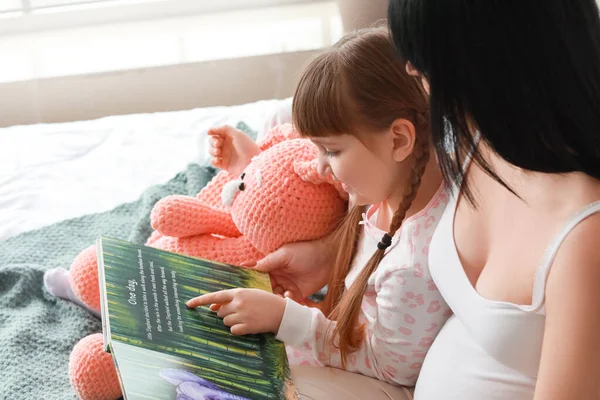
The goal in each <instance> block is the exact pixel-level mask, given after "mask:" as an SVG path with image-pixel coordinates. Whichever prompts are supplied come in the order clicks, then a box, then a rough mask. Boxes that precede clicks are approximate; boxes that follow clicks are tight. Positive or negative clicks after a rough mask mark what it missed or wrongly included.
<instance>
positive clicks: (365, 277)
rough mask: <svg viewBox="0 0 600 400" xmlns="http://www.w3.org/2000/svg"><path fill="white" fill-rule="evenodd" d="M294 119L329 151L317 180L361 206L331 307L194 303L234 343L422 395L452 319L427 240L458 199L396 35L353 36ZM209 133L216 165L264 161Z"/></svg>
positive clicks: (230, 133) (250, 301) (240, 138)
mask: <svg viewBox="0 0 600 400" xmlns="http://www.w3.org/2000/svg"><path fill="white" fill-rule="evenodd" d="M292 115H293V119H294V125H295V127H296V129H297V130H298V131H299V132H300V133H301V134H303V135H304V136H306V137H308V138H310V139H311V140H312V142H313V143H314V144H315V145H316V146H317V147H318V148H319V150H320V155H319V173H320V174H323V175H325V174H331V175H332V176H333V178H334V179H336V180H339V181H340V182H341V183H342V186H343V188H344V190H346V191H347V192H348V194H349V198H350V204H351V206H352V208H351V210H350V212H349V214H348V216H347V218H346V220H345V222H344V223H342V224H341V226H340V227H339V228H338V230H337V231H336V235H337V243H339V250H338V255H337V259H336V261H335V264H334V265H333V267H332V269H331V277H330V281H329V290H328V293H327V296H326V298H325V301H324V302H323V304H321V305H320V307H319V308H310V307H307V306H303V305H300V304H299V303H296V302H295V301H293V300H292V299H290V298H287V299H285V298H283V297H281V296H278V295H275V294H271V293H267V292H263V291H259V290H252V289H234V290H228V291H222V292H216V293H211V294H207V295H204V296H200V297H197V298H194V299H192V300H190V301H189V302H188V306H189V307H198V306H201V305H209V304H210V305H211V309H212V310H214V311H217V314H218V315H219V317H221V318H223V319H224V323H225V324H226V325H227V326H230V327H231V331H232V333H234V334H240V335H241V334H249V333H259V332H273V333H275V334H277V337H278V338H279V339H280V340H282V341H283V342H285V343H286V345H288V353H289V358H290V362H291V364H292V365H297V364H302V365H321V366H332V367H336V368H341V369H343V370H346V371H350V372H356V373H360V374H363V375H366V376H370V377H375V378H377V379H379V380H380V381H384V382H388V383H391V384H394V385H404V386H413V385H414V384H415V382H416V379H417V376H418V374H419V371H420V369H421V363H422V362H423V359H424V357H425V354H426V353H427V350H428V349H429V347H430V345H431V343H432V342H433V339H434V338H435V336H436V335H437V333H438V332H439V330H440V328H441V327H442V325H443V324H444V322H445V321H446V319H447V318H448V317H449V315H450V314H449V308H448V306H447V305H446V303H445V302H444V300H443V299H442V296H441V295H440V293H439V292H438V290H437V288H436V286H435V284H434V283H433V281H432V280H431V277H430V274H429V268H428V252H429V243H430V241H431V237H432V235H433V232H434V230H435V228H436V225H437V223H438V221H439V219H440V217H441V215H442V213H443V211H444V208H445V205H446V202H447V200H448V198H447V194H446V191H445V190H444V187H443V185H442V177H441V173H440V170H439V168H438V165H437V163H436V160H435V159H434V158H430V157H429V154H430V143H429V140H428V138H429V131H428V121H429V119H428V101H427V98H426V95H425V93H424V91H423V89H422V88H421V86H420V84H419V82H418V81H417V80H416V78H413V77H411V76H409V75H408V74H407V73H406V71H405V68H404V65H403V64H402V63H401V62H400V61H399V60H397V59H396V58H395V56H394V50H393V46H392V44H391V42H390V38H389V36H388V33H387V31H386V30H385V29H375V28H374V29H367V30H362V31H359V32H355V33H352V34H349V35H347V36H345V37H344V38H343V39H342V40H341V41H340V42H338V43H337V44H336V45H335V46H333V48H331V49H329V50H327V51H325V52H323V53H322V54H320V55H319V56H318V57H317V58H316V59H315V60H314V61H313V62H312V63H311V64H310V65H309V66H308V68H307V69H306V71H305V72H304V74H303V76H302V78H301V80H300V83H299V85H298V87H297V90H296V93H295V96H294V101H293V113H292ZM209 134H210V135H211V136H213V140H212V146H213V148H212V149H211V154H212V155H213V164H214V165H215V166H217V167H221V168H225V169H227V170H229V171H230V172H232V173H236V171H238V172H239V171H241V170H243V169H244V167H245V166H246V165H247V164H248V163H249V160H250V159H251V158H252V157H253V156H254V154H255V153H256V145H255V144H254V143H253V142H252V141H251V140H249V139H247V137H246V136H245V135H244V134H243V133H242V132H239V131H236V130H235V129H233V128H230V127H223V128H218V129H214V130H212V131H211V132H209ZM367 205H370V207H368V208H367V209H365V207H366V206H367ZM357 377H358V376H357ZM330 398H333V397H330ZM375 398H377V395H375V393H374V397H371V398H370V400H372V399H375Z"/></svg>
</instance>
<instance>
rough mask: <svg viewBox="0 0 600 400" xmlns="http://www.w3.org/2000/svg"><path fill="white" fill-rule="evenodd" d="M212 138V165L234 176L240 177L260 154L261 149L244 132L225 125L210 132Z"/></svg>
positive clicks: (210, 150) (210, 151)
mask: <svg viewBox="0 0 600 400" xmlns="http://www.w3.org/2000/svg"><path fill="white" fill-rule="evenodd" d="M208 136H210V137H211V140H210V149H209V153H210V155H211V156H212V158H211V163H212V165H213V166H215V167H217V168H221V169H224V170H225V171H227V172H229V173H230V174H232V175H235V176H239V175H241V174H242V172H244V169H246V167H247V166H248V165H249V164H250V161H252V157H254V156H256V155H258V154H260V148H259V147H258V145H257V144H256V143H254V141H253V140H252V139H251V138H250V137H249V136H248V135H246V134H245V133H244V132H242V131H240V130H239V129H236V128H234V127H232V126H229V125H225V126H221V127H218V128H212V129H209V130H208Z"/></svg>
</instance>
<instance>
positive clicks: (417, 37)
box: [259, 0, 600, 400]
mask: <svg viewBox="0 0 600 400" xmlns="http://www.w3.org/2000/svg"><path fill="white" fill-rule="evenodd" d="M388 18H389V23H390V28H391V31H392V34H393V36H394V40H395V42H396V44H397V47H398V50H399V53H400V55H401V57H402V58H403V59H404V60H405V61H406V62H407V68H408V69H409V71H410V72H411V73H412V74H414V75H417V76H420V77H421V78H422V82H423V85H424V88H425V89H426V90H428V91H430V95H431V97H430V102H431V123H432V135H433V140H434V142H435V144H436V146H437V156H438V159H439V161H440V164H441V165H442V169H443V171H444V175H445V177H446V179H447V181H448V182H449V183H451V184H454V186H455V188H456V190H455V194H456V196H455V198H454V201H453V202H451V204H450V205H449V206H448V209H447V212H446V215H445V216H444V218H443V219H442V221H441V222H440V225H439V227H438V232H437V233H436V235H435V236H434V239H433V242H432V244H431V250H430V257H431V260H430V268H431V270H432V276H433V279H434V281H435V283H436V285H437V286H438V288H439V289H440V291H441V293H442V294H443V295H444V298H445V299H446V301H447V302H448V304H449V305H450V307H451V308H452V309H453V311H454V313H455V315H454V316H453V317H451V318H450V319H449V321H448V322H447V323H446V325H445V326H444V328H443V329H442V331H441V332H440V334H439V336H438V337H437V338H436V340H435V341H434V344H433V346H432V347H431V350H430V352H429V353H428V355H427V357H426V359H425V362H424V365H423V369H422V372H421V376H420V378H419V380H418V382H417V389H416V393H415V398H416V399H417V400H429V399H435V400H437V399H467V400H470V399H517V400H518V399H544V400H546V399H547V400H557V399H598V398H600V379H598V377H600V347H599V345H598V338H599V337H600V290H598V289H600V287H599V286H600V285H599V282H600V248H599V247H598V246H597V243H596V242H597V240H598V239H597V238H598V237H600V201H599V200H600V182H599V179H600V18H599V13H598V8H597V5H596V3H595V2H594V1H593V0H577V1H574V0H546V1H544V2H543V3H541V2H538V1H533V0H519V1H518V2H517V1H475V0H470V1H464V0H444V1H435V0H392V1H391V2H390V8H389V16H388ZM448 146H451V147H453V149H454V151H453V152H451V153H450V154H449V153H447V149H448ZM471 160H473V162H470V161H471ZM319 246H321V248H322V249H323V248H326V247H325V244H323V243H321V244H307V243H303V244H298V245H294V246H290V247H288V248H284V249H282V250H281V251H280V252H278V253H274V254H273V255H271V256H270V257H269V258H267V259H266V260H264V261H263V263H261V264H259V268H260V269H263V270H273V269H275V271H274V272H273V274H272V275H273V277H274V279H275V280H276V282H277V284H278V285H279V286H281V287H282V288H284V289H287V290H289V291H290V292H291V293H292V294H294V293H296V292H299V293H301V294H306V293H308V292H310V291H312V290H313V289H314V288H315V287H317V286H319V285H320V284H321V283H322V282H323V281H319V282H317V280H318V279H315V278H312V279H310V278H307V277H308V276H309V275H308V274H309V271H308V270H309V269H310V267H308V266H310V265H312V266H316V265H315V261H314V258H315V257H316V255H315V254H317V251H316V249H317V248H319ZM308 248H310V249H311V253H308V254H307V253H303V252H304V251H305V250H306V249H308ZM327 253H328V251H327V250H322V252H321V253H320V255H319V257H321V258H323V259H324V260H325V261H324V262H325V263H326V258H327V257H328V256H327ZM302 257H304V258H305V259H301V258H302ZM302 263H304V267H302ZM322 265H327V264H320V265H318V267H322ZM313 269H315V270H317V271H319V273H320V276H321V277H323V276H325V277H326V275H327V269H319V268H314V267H313Z"/></svg>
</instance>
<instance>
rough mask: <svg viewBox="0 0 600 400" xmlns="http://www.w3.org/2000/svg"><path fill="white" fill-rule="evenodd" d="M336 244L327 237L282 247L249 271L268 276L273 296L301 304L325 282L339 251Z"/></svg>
mask: <svg viewBox="0 0 600 400" xmlns="http://www.w3.org/2000/svg"><path fill="white" fill-rule="evenodd" d="M336 240H337V238H336V235H333V234H330V235H328V236H326V237H324V238H321V239H318V240H313V241H310V242H298V243H290V244H286V245H284V246H282V247H280V248H279V249H278V250H276V251H274V252H273V253H271V254H269V255H267V256H266V257H265V258H263V259H262V260H260V261H259V262H258V263H257V264H256V266H255V267H254V268H253V269H256V270H257V271H262V272H268V273H269V274H270V276H271V283H272V285H273V291H274V292H275V293H278V294H284V293H285V294H286V297H290V298H291V299H293V300H296V301H302V300H303V299H305V298H306V297H308V296H310V295H312V294H313V293H315V292H317V291H318V290H320V289H322V288H323V287H324V286H325V285H326V284H327V283H328V282H329V279H330V277H331V272H332V266H333V263H334V261H335V256H336V255H337V249H338V248H339V245H338V243H337V242H336ZM244 266H248V265H244Z"/></svg>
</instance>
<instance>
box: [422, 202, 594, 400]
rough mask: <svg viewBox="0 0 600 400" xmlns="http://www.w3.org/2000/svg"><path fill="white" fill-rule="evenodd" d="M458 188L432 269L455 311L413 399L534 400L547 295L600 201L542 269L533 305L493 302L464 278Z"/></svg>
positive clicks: (582, 214) (435, 244) (552, 249)
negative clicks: (557, 261)
mask: <svg viewBox="0 0 600 400" xmlns="http://www.w3.org/2000/svg"><path fill="white" fill-rule="evenodd" d="M457 198H458V190H456V193H455V195H454V196H453V198H452V200H451V201H450V202H449V203H448V206H447V207H446V211H445V212H444V215H443V216H442V219H441V220H440V223H439V225H438V228H437V230H436V232H435V234H434V236H433V239H432V242H431V247H430V253H429V267H430V270H431V276H432V278H433V280H434V281H435V284H436V285H437V287H438V289H439V291H440V293H441V294H442V296H443V297H444V299H445V300H446V302H447V303H448V305H449V306H450V308H451V309H452V310H453V311H454V315H453V316H451V317H450V319H449V320H448V321H447V322H446V324H445V325H444V327H443V328H442V330H441V331H440V333H439V334H438V336H437V338H436V339H435V340H434V342H433V345H432V346H431V348H430V350H429V352H428V354H427V356H426V358H425V361H424V363H423V368H422V370H421V374H420V376H419V379H418V381H417V387H416V392H415V400H442V399H443V400H482V399H486V400H488V399H490V400H494V399H502V400H505V399H506V400H508V399H510V400H526V399H527V400H531V399H533V395H534V391H535V383H536V378H537V374H538V369H539V362H540V356H541V350H542V340H543V337H544V323H545V310H544V293H545V286H546V280H547V277H548V273H549V272H550V267H551V266H552V263H553V261H554V257H555V255H556V253H557V251H558V249H559V247H560V246H561V244H562V242H563V241H564V239H565V238H566V237H567V235H568V234H569V233H570V232H571V231H572V230H573V228H575V227H576V226H577V225H578V224H579V223H580V222H581V221H583V220H584V219H586V218H587V217H589V216H590V215H592V214H594V213H598V212H600V201H598V202H595V203H592V204H590V205H588V206H586V207H585V208H583V209H582V210H580V211H579V212H578V213H577V214H575V215H574V216H572V217H571V218H570V219H569V220H568V222H567V224H566V226H565V227H564V229H562V231H561V232H560V234H559V235H558V236H557V237H556V238H555V239H554V240H553V241H552V242H551V244H550V246H549V247H548V249H547V250H546V253H545V254H544V257H543V259H542V262H541V263H540V265H539V267H538V269H537V271H536V275H535V283H534V288H533V301H532V305H517V304H513V303H508V302H501V301H493V300H488V299H486V298H484V297H482V296H481V295H479V293H478V292H477V291H476V290H475V288H474V287H473V285H472V284H471V282H470V281H469V279H468V277H467V275H466V274H465V272H464V269H463V266H462V264H461V261H460V258H459V256H458V252H457V250H456V246H455V242H454V230H453V225H454V216H455V213H456V204H457Z"/></svg>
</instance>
